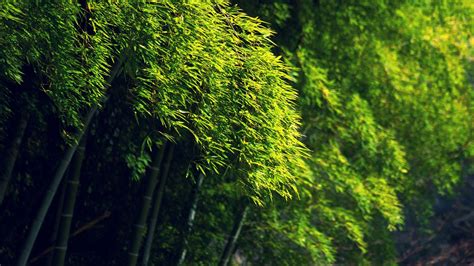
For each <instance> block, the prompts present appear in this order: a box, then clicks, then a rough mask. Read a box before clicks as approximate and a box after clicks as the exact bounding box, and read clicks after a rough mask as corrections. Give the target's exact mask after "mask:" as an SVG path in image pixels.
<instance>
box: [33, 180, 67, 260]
mask: <svg viewBox="0 0 474 266" xmlns="http://www.w3.org/2000/svg"><path fill="white" fill-rule="evenodd" d="M66 185H67V184H66V182H62V184H61V193H60V194H59V195H60V196H59V198H58V200H59V202H58V207H57V209H56V215H55V217H54V227H53V232H52V233H51V237H50V243H54V242H56V238H57V237H58V231H59V224H60V223H61V214H62V213H63V207H64V198H65V197H66V187H67V186H66ZM30 263H31V261H30ZM45 265H46V266H51V265H53V256H48V259H47V261H46V264H45Z"/></svg>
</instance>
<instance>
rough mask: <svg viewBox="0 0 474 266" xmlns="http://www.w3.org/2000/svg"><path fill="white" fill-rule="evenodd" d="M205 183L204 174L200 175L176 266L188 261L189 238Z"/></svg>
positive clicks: (194, 190) (192, 196) (192, 198)
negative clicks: (203, 183) (200, 192)
mask: <svg viewBox="0 0 474 266" xmlns="http://www.w3.org/2000/svg"><path fill="white" fill-rule="evenodd" d="M203 181H204V174H202V173H201V174H199V177H198V181H197V184H196V186H195V187H194V189H193V193H192V195H191V208H190V209H189V213H188V219H187V221H186V225H185V229H184V232H183V236H182V240H181V247H180V251H179V253H178V254H179V257H178V258H179V259H178V262H177V263H176V265H181V264H183V262H184V260H185V259H186V253H187V246H188V236H189V234H190V233H191V231H192V229H193V224H194V218H195V216H196V210H197V205H198V202H199V191H200V189H201V185H202V182H203Z"/></svg>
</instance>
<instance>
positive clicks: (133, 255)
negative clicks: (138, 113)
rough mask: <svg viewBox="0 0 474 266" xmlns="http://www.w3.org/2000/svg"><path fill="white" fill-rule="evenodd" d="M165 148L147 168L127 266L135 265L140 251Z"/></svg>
mask: <svg viewBox="0 0 474 266" xmlns="http://www.w3.org/2000/svg"><path fill="white" fill-rule="evenodd" d="M165 149H166V145H163V146H162V147H161V150H160V151H159V152H157V153H156V154H155V156H154V158H153V160H152V163H151V166H150V168H149V170H148V178H147V181H146V184H145V193H144V194H143V198H142V202H141V208H140V213H139V214H138V217H137V219H136V222H135V224H134V225H133V227H134V228H133V233H132V243H131V246H130V250H129V252H128V265H129V266H135V265H137V261H138V253H139V252H140V246H141V243H142V240H143V236H144V233H145V229H146V219H147V217H148V212H149V210H150V205H151V199H152V197H153V192H154V191H155V188H156V185H157V183H158V174H159V172H160V166H161V162H162V160H163V155H164V151H165Z"/></svg>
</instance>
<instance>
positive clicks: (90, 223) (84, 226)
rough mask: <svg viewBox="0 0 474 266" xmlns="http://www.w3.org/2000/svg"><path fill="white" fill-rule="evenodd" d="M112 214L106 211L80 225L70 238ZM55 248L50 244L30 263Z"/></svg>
mask: <svg viewBox="0 0 474 266" xmlns="http://www.w3.org/2000/svg"><path fill="white" fill-rule="evenodd" d="M110 215H111V213H110V211H106V212H104V213H103V214H102V215H100V216H98V217H97V218H95V219H94V220H92V221H90V222H88V223H86V224H85V225H83V226H81V227H79V228H78V229H77V230H76V231H74V233H72V234H71V235H70V236H69V238H73V237H75V236H77V235H79V234H80V233H82V232H84V231H86V230H88V229H90V228H92V227H94V225H96V224H98V223H100V222H101V221H102V220H104V219H107V218H109V217H110ZM53 250H54V246H50V247H48V248H47V249H45V250H43V251H42V252H41V253H40V254H38V255H37V256H36V257H34V258H33V259H31V260H30V262H29V263H30V264H31V263H34V262H36V261H38V260H39V259H41V258H42V257H44V256H46V255H48V254H49V253H50V252H52V251H53Z"/></svg>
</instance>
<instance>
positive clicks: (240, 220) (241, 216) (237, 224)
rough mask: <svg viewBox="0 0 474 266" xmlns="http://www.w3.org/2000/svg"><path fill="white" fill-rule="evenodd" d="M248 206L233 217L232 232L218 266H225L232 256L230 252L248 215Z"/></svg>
mask: <svg viewBox="0 0 474 266" xmlns="http://www.w3.org/2000/svg"><path fill="white" fill-rule="evenodd" d="M248 209H249V207H248V204H245V206H244V207H243V208H242V209H241V210H240V212H239V213H238V215H237V216H236V217H235V221H234V226H233V227H232V231H231V233H230V235H229V238H228V239H227V243H226V245H225V248H224V251H223V252H222V256H221V259H220V261H219V266H226V265H227V264H228V263H229V260H230V257H231V255H232V251H233V250H234V247H235V243H236V242H237V239H238V238H239V235H240V231H241V230H242V226H243V225H244V223H245V218H246V217H247V213H248Z"/></svg>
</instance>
